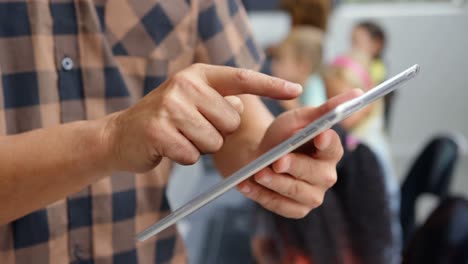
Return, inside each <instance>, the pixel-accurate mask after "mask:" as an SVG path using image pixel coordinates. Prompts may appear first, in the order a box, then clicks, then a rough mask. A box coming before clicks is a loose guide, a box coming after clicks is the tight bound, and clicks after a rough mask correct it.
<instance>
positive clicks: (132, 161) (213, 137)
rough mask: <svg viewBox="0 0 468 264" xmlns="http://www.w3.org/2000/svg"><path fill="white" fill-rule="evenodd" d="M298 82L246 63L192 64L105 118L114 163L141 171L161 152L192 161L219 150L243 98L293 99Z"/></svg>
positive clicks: (237, 116) (154, 162)
mask: <svg viewBox="0 0 468 264" xmlns="http://www.w3.org/2000/svg"><path fill="white" fill-rule="evenodd" d="M301 90H302V88H301V87H300V85H298V84H293V83H289V82H286V81H284V80H280V79H278V78H273V77H269V76H267V75H264V74H261V73H257V72H254V71H250V70H245V69H236V68H230V67H222V66H209V65H202V64H196V65H193V66H191V67H189V68H187V69H185V70H183V71H181V72H179V73H177V74H175V75H174V76H172V77H171V78H169V79H168V80H167V81H166V82H164V83H163V84H162V85H161V86H160V87H158V88H157V89H155V90H154V91H153V92H151V93H150V94H148V95H147V96H146V97H145V98H143V99H142V100H141V101H140V102H139V103H138V104H136V105H135V106H134V107H132V108H130V109H128V110H126V111H123V112H120V113H117V114H115V115H113V116H111V118H109V119H108V125H107V126H106V129H105V130H106V131H105V133H104V134H105V135H106V136H105V137H106V138H108V140H109V145H110V146H111V153H112V155H111V156H112V157H113V158H114V160H113V165H114V166H113V167H115V168H116V169H117V170H126V171H134V172H144V171H148V170H150V169H152V168H153V167H155V166H156V165H157V164H158V163H159V161H160V160H161V158H162V157H167V158H169V159H171V160H173V161H175V162H178V163H181V164H192V163H195V162H196V161H197V160H198V158H199V156H200V154H201V153H213V152H216V151H217V150H219V149H220V148H221V147H222V145H223V141H224V138H225V137H226V136H227V135H229V134H231V133H233V132H234V131H235V130H236V129H237V128H238V126H239V124H240V120H241V117H240V114H241V113H242V111H243V104H242V101H241V100H240V99H239V98H238V97H236V96H234V95H238V94H255V95H262V96H268V97H272V98H276V99H291V98H295V97H296V96H298V95H299V94H300V93H301Z"/></svg>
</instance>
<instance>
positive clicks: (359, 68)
mask: <svg viewBox="0 0 468 264" xmlns="http://www.w3.org/2000/svg"><path fill="white" fill-rule="evenodd" d="M370 64H371V58H370V57H369V56H368V54H366V53H364V52H357V51H354V52H352V53H351V54H349V55H345V56H340V57H338V58H336V59H335V60H334V61H333V62H332V63H331V65H330V66H329V67H327V68H326V69H325V71H324V74H323V76H324V80H325V84H326V91H327V96H328V98H331V97H333V96H335V95H338V94H340V93H343V92H345V91H346V90H349V89H354V88H359V89H362V90H364V91H367V90H369V89H371V88H372V87H373V85H374V84H373V81H372V77H371V76H370V74H369V70H368V69H369V65H370ZM341 124H342V125H343V126H344V127H345V128H346V129H347V130H348V131H349V132H350V133H351V134H352V135H353V136H356V137H357V138H359V139H360V140H361V141H362V142H364V143H365V144H367V145H368V146H369V147H370V149H371V150H372V151H373V152H375V154H376V156H377V158H378V160H379V162H380V165H381V166H382V169H383V172H384V177H385V184H386V188H387V191H388V195H389V201H390V207H391V209H392V212H393V215H392V218H393V221H394V224H393V226H392V228H393V229H394V235H395V236H397V237H400V236H401V230H400V229H401V228H400V224H399V220H398V214H399V200H400V197H399V185H398V181H397V178H396V174H395V171H394V167H393V162H392V156H391V153H390V146H389V143H388V139H387V135H386V133H385V130H384V102H383V100H378V101H376V102H374V103H373V104H371V105H369V106H368V107H366V108H364V109H363V110H361V111H359V112H357V113H355V114H353V115H351V116H350V117H349V118H347V119H346V120H344V121H343V122H342V123H341Z"/></svg>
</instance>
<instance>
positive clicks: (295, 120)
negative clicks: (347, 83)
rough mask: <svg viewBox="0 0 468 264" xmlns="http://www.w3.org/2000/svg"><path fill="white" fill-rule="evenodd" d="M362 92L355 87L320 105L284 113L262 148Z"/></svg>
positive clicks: (268, 146) (270, 146) (285, 136)
mask: <svg viewBox="0 0 468 264" xmlns="http://www.w3.org/2000/svg"><path fill="white" fill-rule="evenodd" d="M361 94H362V91H361V90H359V89H354V90H351V91H348V92H346V93H343V94H340V95H337V96H335V97H333V98H331V99H330V100H328V101H327V102H325V103H324V104H323V105H321V106H319V107H302V108H297V109H294V110H291V111H288V112H286V113H283V114H282V115H280V116H279V117H278V118H277V119H276V120H275V121H274V122H273V123H272V124H271V126H270V127H269V128H268V130H267V132H266V133H265V138H264V140H263V143H264V144H265V145H262V148H264V149H270V148H272V147H273V146H275V145H277V144H278V143H280V142H281V141H283V140H285V139H287V138H289V137H291V136H292V135H293V134H294V133H296V132H297V131H298V130H300V129H302V128H304V127H306V126H307V125H309V124H310V123H311V122H313V121H314V120H316V119H318V118H319V117H321V116H322V115H324V114H326V113H327V112H329V111H331V110H333V109H334V108H335V107H337V106H338V105H340V104H342V103H344V102H346V101H349V100H351V99H353V98H356V97H358V96H359V95H361Z"/></svg>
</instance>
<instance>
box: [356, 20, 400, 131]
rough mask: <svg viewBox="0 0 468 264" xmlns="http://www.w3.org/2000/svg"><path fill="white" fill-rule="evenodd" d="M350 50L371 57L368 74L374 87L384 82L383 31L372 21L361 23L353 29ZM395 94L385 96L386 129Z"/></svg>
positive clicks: (384, 40) (384, 37)
mask: <svg viewBox="0 0 468 264" xmlns="http://www.w3.org/2000/svg"><path fill="white" fill-rule="evenodd" d="M351 42H352V49H353V50H358V51H362V52H365V53H367V54H369V56H371V62H370V65H369V72H370V76H371V79H372V82H373V83H374V85H378V84H380V83H382V82H383V81H385V79H386V77H387V67H386V66H385V63H384V61H383V58H382V57H383V52H384V50H385V44H386V35H385V31H384V29H383V28H382V27H381V26H380V25H379V24H377V23H376V22H373V21H369V20H366V21H361V22H359V23H358V24H357V25H356V26H355V27H354V29H353V33H352V40H351ZM394 96H395V92H392V93H390V94H388V95H386V96H385V99H384V117H385V127H386V128H388V125H389V124H388V123H389V122H390V112H391V107H392V103H393V101H394V98H395V97H394Z"/></svg>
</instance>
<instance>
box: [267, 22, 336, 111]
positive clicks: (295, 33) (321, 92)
mask: <svg viewBox="0 0 468 264" xmlns="http://www.w3.org/2000/svg"><path fill="white" fill-rule="evenodd" d="M322 41H323V33H322V31H321V30H319V29H317V28H315V27H311V26H296V27H294V28H293V29H292V30H291V32H290V33H289V35H288V36H287V37H286V39H285V40H283V41H282V42H281V43H280V44H279V45H278V46H277V47H276V49H275V56H274V58H273V61H272V72H273V75H275V76H278V77H280V78H283V79H286V80H289V81H292V82H296V83H300V84H301V85H302V86H303V87H304V92H303V94H302V95H301V96H300V97H299V98H298V99H294V100H290V101H282V102H281V105H282V106H283V107H284V108H285V109H287V110H290V109H292V108H296V107H299V106H302V105H306V106H318V105H321V104H322V103H323V102H325V101H326V99H327V98H326V95H325V88H324V84H323V81H322V78H321V77H320V76H319V75H318V74H317V72H318V71H319V69H320V67H321V64H322Z"/></svg>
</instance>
